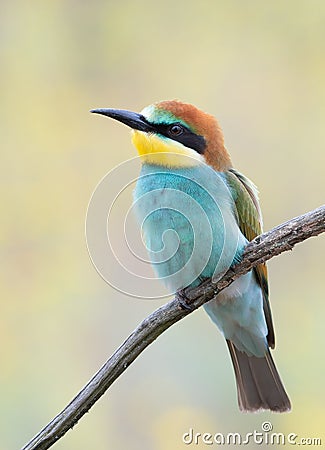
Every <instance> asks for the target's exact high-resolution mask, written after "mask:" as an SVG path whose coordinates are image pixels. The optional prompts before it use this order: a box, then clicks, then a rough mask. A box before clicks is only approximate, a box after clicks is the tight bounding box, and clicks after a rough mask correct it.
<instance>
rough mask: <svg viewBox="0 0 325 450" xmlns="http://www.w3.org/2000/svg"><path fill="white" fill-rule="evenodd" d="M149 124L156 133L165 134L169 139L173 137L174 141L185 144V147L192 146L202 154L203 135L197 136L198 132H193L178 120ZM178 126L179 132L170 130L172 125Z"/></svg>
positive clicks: (204, 143)
mask: <svg viewBox="0 0 325 450" xmlns="http://www.w3.org/2000/svg"><path fill="white" fill-rule="evenodd" d="M151 126H152V127H153V128H154V130H155V132H156V133H158V134H162V135H163V136H166V137H168V138H170V139H173V140H174V141H177V142H180V143H181V144H183V145H185V146H186V147H189V148H192V149H193V150H195V151H196V152H198V153H199V154H201V155H202V154H203V153H204V150H205V147H206V142H205V139H204V137H203V136H199V135H198V134H195V133H193V131H191V130H190V129H189V128H187V127H186V126H184V125H183V124H181V123H179V122H174V123H173V124H165V123H159V124H153V123H151ZM175 126H177V127H180V128H181V129H182V131H181V132H180V133H179V134H176V133H173V132H172V131H171V130H172V128H173V127H175Z"/></svg>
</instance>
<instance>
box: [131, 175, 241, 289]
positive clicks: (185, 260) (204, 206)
mask: <svg viewBox="0 0 325 450" xmlns="http://www.w3.org/2000/svg"><path fill="white" fill-rule="evenodd" d="M151 175H152V176H151V177H147V178H144V179H142V178H140V179H139V181H138V184H137V188H136V191H135V209H136V212H137V216H138V219H139V222H140V223H141V224H142V232H143V236H144V241H145V243H146V246H147V250H148V253H149V257H150V260H151V262H152V265H153V267H154V270H155V271H156V273H157V275H158V276H159V278H161V279H162V281H163V282H164V283H165V285H167V286H168V288H170V289H172V290H173V291H176V290H177V289H182V288H184V287H187V286H195V285H197V284H199V283H200V282H201V280H202V279H204V278H208V277H212V276H214V275H218V274H220V273H223V272H225V271H226V270H227V269H228V268H229V266H230V265H231V263H232V262H233V260H234V258H235V257H236V255H238V253H239V250H240V249H241V248H242V247H243V246H244V244H245V239H244V238H243V236H242V235H241V233H240V232H239V228H238V226H237V224H236V221H235V218H234V215H233V210H232V204H231V201H230V193H229V191H228V189H227V188H226V187H225V186H224V182H223V181H222V180H221V181H220V180H217V181H219V186H218V183H217V181H216V179H217V176H215V177H214V178H215V179H214V180H212V181H211V180H208V181H209V184H210V183H211V182H213V190H212V191H211V190H210V188H209V187H207V188H205V186H203V188H202V183H201V180H200V183H198V182H197V180H194V181H193V179H192V178H191V179H190V178H189V177H186V180H185V181H184V177H183V176H180V175H179V174H176V175H175V174H170V173H168V174H161V173H158V174H156V173H154V174H151ZM216 188H219V189H216ZM218 191H219V192H218Z"/></svg>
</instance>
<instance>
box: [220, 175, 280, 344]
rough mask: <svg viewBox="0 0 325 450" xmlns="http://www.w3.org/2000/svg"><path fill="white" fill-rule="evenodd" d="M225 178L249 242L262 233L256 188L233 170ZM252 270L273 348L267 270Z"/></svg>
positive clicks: (269, 342) (239, 222)
mask: <svg viewBox="0 0 325 450" xmlns="http://www.w3.org/2000/svg"><path fill="white" fill-rule="evenodd" d="M226 176H227V180H228V183H229V186H230V188H231V191H232V195H233V198H234V201H235V205H236V210H237V211H236V212H237V219H238V225H239V228H240V230H241V232H242V233H243V235H244V236H245V237H246V238H247V239H248V240H249V241H251V240H253V239H254V238H255V237H256V236H258V235H259V234H261V233H262V215H261V210H260V206H259V202H258V192H257V189H256V186H255V185H254V184H253V183H252V182H251V181H250V180H249V179H248V178H246V177H245V176H244V175H243V174H241V173H240V172H237V171H236V170H235V169H230V170H229V171H228V172H226ZM254 270H255V273H256V276H257V280H258V282H259V284H260V286H261V289H262V292H263V309H264V314H265V319H266V323H267V327H268V335H267V341H268V344H269V346H270V347H271V348H274V344H275V340H274V329H273V322H272V314H271V307H270V302H269V288H268V281H267V268H266V265H265V264H259V265H258V266H256V268H255V269H254Z"/></svg>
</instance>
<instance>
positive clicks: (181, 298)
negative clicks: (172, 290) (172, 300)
mask: <svg viewBox="0 0 325 450" xmlns="http://www.w3.org/2000/svg"><path fill="white" fill-rule="evenodd" d="M176 299H177V300H178V303H179V306H180V307H181V309H184V310H185V311H193V310H194V309H195V308H194V306H193V305H191V304H189V302H190V299H189V298H188V297H187V296H186V294H185V290H184V289H179V290H178V291H177V292H176Z"/></svg>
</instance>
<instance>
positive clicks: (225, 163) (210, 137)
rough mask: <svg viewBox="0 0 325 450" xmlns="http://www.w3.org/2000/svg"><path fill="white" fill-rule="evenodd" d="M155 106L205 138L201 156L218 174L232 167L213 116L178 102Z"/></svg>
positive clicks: (166, 102) (160, 103)
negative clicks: (169, 113)
mask: <svg viewBox="0 0 325 450" xmlns="http://www.w3.org/2000/svg"><path fill="white" fill-rule="evenodd" d="M156 106H157V107H158V108H161V109H164V110H167V111H170V112H171V113H172V114H173V115H174V116H176V117H179V118H180V119H182V120H184V122H186V123H188V124H189V125H190V126H191V127H192V128H193V130H194V131H195V133H197V134H199V135H201V136H203V137H204V138H205V140H206V143H207V146H206V149H205V151H204V155H203V156H204V158H205V160H206V162H207V164H209V165H210V166H212V167H213V168H214V169H215V170H217V171H219V172H223V171H226V170H228V169H230V168H231V167H232V164H231V159H230V156H229V153H228V151H227V149H226V147H225V144H224V138H223V133H222V130H221V128H220V126H219V123H218V121H217V119H216V118H215V117H214V116H212V115H211V114H207V113H205V112H203V111H201V110H200V109H198V108H196V107H195V106H193V105H191V104H190V103H183V102H180V101H179V100H167V101H162V102H159V103H156Z"/></svg>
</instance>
